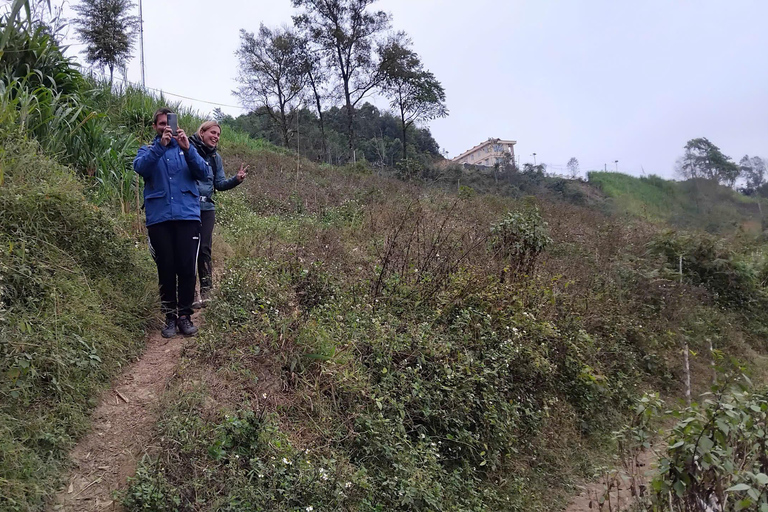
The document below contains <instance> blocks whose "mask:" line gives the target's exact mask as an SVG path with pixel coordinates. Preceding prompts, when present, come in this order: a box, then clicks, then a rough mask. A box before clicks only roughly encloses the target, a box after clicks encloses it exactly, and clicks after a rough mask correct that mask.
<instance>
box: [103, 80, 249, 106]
mask: <svg viewBox="0 0 768 512" xmlns="http://www.w3.org/2000/svg"><path fill="white" fill-rule="evenodd" d="M115 78H116V79H117V80H120V81H121V82H125V83H126V84H129V85H133V86H134V87H142V85H141V84H139V83H138V82H132V81H130V80H128V79H127V78H120V77H119V76H118V77H115ZM142 88H143V89H149V90H152V91H156V92H159V93H160V94H167V95H168V96H175V97H177V98H184V99H185V100H192V101H199V102H200V103H207V104H209V105H216V106H218V107H228V108H238V109H240V110H248V109H247V108H245V107H241V106H238V105H227V104H226V103H217V102H215V101H207V100H199V99H197V98H192V97H191V96H184V95H183V94H176V93H174V92H168V91H164V90H163V89H158V88H156V87H149V86H144V87H142Z"/></svg>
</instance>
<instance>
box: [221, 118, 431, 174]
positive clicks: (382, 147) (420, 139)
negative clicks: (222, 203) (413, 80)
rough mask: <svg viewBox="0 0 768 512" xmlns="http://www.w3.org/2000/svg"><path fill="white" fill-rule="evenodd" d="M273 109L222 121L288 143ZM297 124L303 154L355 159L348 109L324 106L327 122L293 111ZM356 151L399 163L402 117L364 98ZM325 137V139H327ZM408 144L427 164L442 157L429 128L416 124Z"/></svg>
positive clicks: (362, 155)
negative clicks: (349, 144) (348, 132)
mask: <svg viewBox="0 0 768 512" xmlns="http://www.w3.org/2000/svg"><path fill="white" fill-rule="evenodd" d="M273 115H275V113H274V112H272V113H270V112H267V109H266V108H264V107H262V108H258V109H256V110H255V111H253V112H250V113H248V114H243V115H240V116H238V117H237V118H234V119H233V118H231V117H227V118H225V119H224V120H223V124H225V125H227V126H231V127H232V128H234V129H236V130H238V131H242V132H244V133H247V134H249V135H250V136H251V137H253V138H257V139H264V140H267V141H269V142H271V143H272V144H275V145H281V146H284V144H285V143H284V141H283V138H282V134H281V133H280V129H279V127H278V125H276V124H275V122H274V121H273V119H272V117H273ZM288 116H289V117H290V118H291V119H293V123H294V125H293V126H291V127H290V129H291V130H292V132H291V133H293V131H294V128H295V130H296V131H297V132H298V133H299V138H300V140H299V141H294V142H298V146H296V145H293V143H292V146H291V149H294V150H295V149H296V148H297V147H298V149H299V153H300V154H301V156H302V157H306V158H309V159H311V160H314V161H319V162H327V163H332V164H337V165H342V164H345V163H347V162H349V161H350V160H351V159H349V158H348V157H347V154H348V153H347V141H346V139H345V136H344V133H345V131H346V128H345V125H346V114H345V113H344V111H343V109H340V108H338V107H331V108H330V109H328V110H324V111H323V112H322V116H323V117H322V119H323V121H322V125H321V124H320V118H319V117H318V115H317V114H316V113H314V112H312V111H310V110H309V109H305V108H302V109H300V110H299V111H297V112H291V113H290V114H288ZM355 127H356V128H355V129H356V133H357V135H356V151H357V155H358V157H357V158H358V160H362V159H365V160H366V161H367V162H371V163H373V164H375V165H377V166H379V167H394V166H395V165H396V163H397V159H398V157H399V156H400V155H402V152H403V149H402V140H401V139H402V133H401V130H400V123H399V121H398V119H397V118H396V117H395V116H393V115H392V114H390V113H389V112H386V111H381V110H379V109H378V108H376V107H375V106H374V105H371V104H370V103H364V104H363V105H361V106H360V108H358V109H355ZM324 141H325V142H324ZM407 141H408V145H409V146H410V147H409V150H408V153H409V154H410V155H411V158H412V159H413V160H417V161H419V162H420V165H422V166H425V165H426V164H427V163H431V162H432V161H433V160H434V159H438V158H440V147H439V145H438V144H437V142H436V141H435V139H434V138H433V137H432V134H431V133H430V131H429V129H427V128H413V127H411V129H410V130H408V133H407Z"/></svg>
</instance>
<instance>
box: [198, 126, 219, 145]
mask: <svg viewBox="0 0 768 512" xmlns="http://www.w3.org/2000/svg"><path fill="white" fill-rule="evenodd" d="M202 135H203V143H204V144H205V145H206V146H208V147H209V148H215V147H216V145H217V144H218V143H219V137H220V136H221V128H219V127H218V126H212V127H211V128H209V129H208V130H207V131H204V132H203V133H202Z"/></svg>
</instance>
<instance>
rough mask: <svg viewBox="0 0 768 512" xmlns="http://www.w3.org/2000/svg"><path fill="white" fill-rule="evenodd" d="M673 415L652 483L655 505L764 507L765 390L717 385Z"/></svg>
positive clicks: (767, 470)
mask: <svg viewBox="0 0 768 512" xmlns="http://www.w3.org/2000/svg"><path fill="white" fill-rule="evenodd" d="M677 415H678V416H679V418H680V420H679V421H678V423H677V424H676V425H675V426H674V427H673V428H672V432H671V435H670V438H669V446H668V447H667V450H666V453H665V455H664V456H663V457H662V458H661V459H660V460H659V463H658V474H657V476H656V477H655V478H654V479H653V482H652V488H653V491H654V492H655V493H656V498H655V500H654V506H655V507H657V508H656V509H658V510H670V511H686V512H687V511H702V512H703V511H707V510H722V511H738V510H768V441H767V439H766V437H767V436H768V434H767V432H768V427H767V425H766V420H767V419H768V393H767V392H766V391H765V390H764V389H756V390H753V389H751V388H750V386H748V385H741V386H739V387H735V388H732V389H728V390H725V389H719V390H716V391H714V392H712V393H707V394H706V395H705V398H704V400H702V402H701V404H693V405H692V406H691V407H689V408H687V409H684V410H682V411H680V412H679V413H677Z"/></svg>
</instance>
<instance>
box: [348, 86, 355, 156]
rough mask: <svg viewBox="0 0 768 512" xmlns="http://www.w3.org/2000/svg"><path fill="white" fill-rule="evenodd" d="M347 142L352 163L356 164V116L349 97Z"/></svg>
mask: <svg viewBox="0 0 768 512" xmlns="http://www.w3.org/2000/svg"><path fill="white" fill-rule="evenodd" d="M347 136H348V138H347V142H348V146H349V154H350V155H351V156H352V161H353V162H356V161H357V158H355V115H354V111H353V110H352V102H351V101H350V98H349V96H347Z"/></svg>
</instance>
